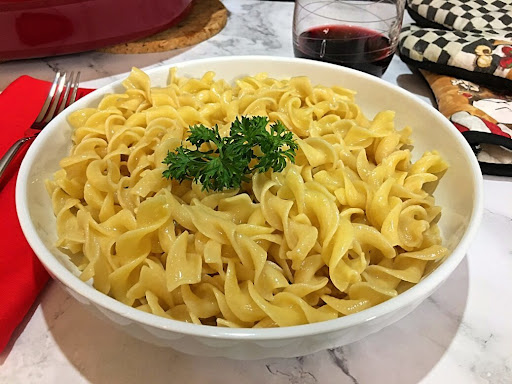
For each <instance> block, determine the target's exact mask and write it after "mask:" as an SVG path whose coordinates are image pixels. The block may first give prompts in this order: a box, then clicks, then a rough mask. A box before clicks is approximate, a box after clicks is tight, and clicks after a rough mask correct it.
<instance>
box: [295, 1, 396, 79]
mask: <svg viewBox="0 0 512 384" xmlns="http://www.w3.org/2000/svg"><path fill="white" fill-rule="evenodd" d="M404 7H405V0H331V1H328V0H326V1H321V0H295V10H294V15H293V50H294V54H295V56H296V57H302V58H306V59H313V60H320V61H324V62H327V63H333V64H339V65H343V66H346V67H350V68H354V69H357V70H360V71H363V72H367V73H370V74H372V75H376V76H379V77H380V76H382V75H383V74H384V72H385V71H386V69H387V68H388V65H389V63H390V62H391V59H392V58H393V55H394V53H395V51H396V46H397V44H398V34H399V33H400V29H401V27H402V19H403V14H404Z"/></svg>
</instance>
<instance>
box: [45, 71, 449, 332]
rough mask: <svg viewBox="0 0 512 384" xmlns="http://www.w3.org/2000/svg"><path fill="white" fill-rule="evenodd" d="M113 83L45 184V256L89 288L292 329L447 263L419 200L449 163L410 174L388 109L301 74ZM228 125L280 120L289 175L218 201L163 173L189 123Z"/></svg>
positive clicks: (437, 160) (212, 320) (139, 304)
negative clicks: (48, 223)
mask: <svg viewBox="0 0 512 384" xmlns="http://www.w3.org/2000/svg"><path fill="white" fill-rule="evenodd" d="M123 85H124V87H125V88H126V91H125V92H124V93H120V94H110V95H107V96H105V97H104V98H103V99H102V100H101V102H100V103H99V105H98V106H97V108H86V109H82V110H79V111H76V112H73V113H72V114H71V115H70V116H69V123H70V124H71V125H72V127H73V128H74V131H73V136H72V140H73V147H72V150H71V153H70V155H69V156H68V157H66V158H64V159H62V161H61V162H60V167H61V169H60V170H59V171H57V172H56V173H55V174H54V177H53V179H52V180H49V181H47V189H48V191H49V193H50V194H51V198H52V203H53V209H54V212H55V215H56V226H57V233H58V242H57V246H58V247H59V248H60V249H61V250H63V251H64V252H66V253H67V254H68V255H69V257H70V259H71V260H72V261H73V262H74V263H75V264H76V265H77V267H78V268H79V270H80V271H81V275H80V277H81V279H82V280H84V281H91V282H92V284H93V285H94V287H95V288H96V289H97V290H99V291H101V292H103V293H105V294H107V295H110V296H111V297H113V298H115V299H117V300H119V301H121V302H123V303H124V304H126V305H129V306H132V307H135V308H138V309H140V310H142V311H146V312H150V313H153V314H155V315H159V316H163V317H166V318H171V319H176V320H181V321H186V322H191V323H196V324H205V325H217V326H224V327H277V326H292V325H298V324H306V323H313V322H318V321H324V320H329V319H335V318H337V317H340V316H345V315H350V314H352V313H355V312H358V311H361V310H364V309H366V308H369V307H371V306H374V305H377V304H379V303H382V302H384V301H386V300H388V299H390V298H393V297H395V296H397V295H398V294H400V293H401V292H403V291H405V290H406V289H408V288H410V287H411V286H412V285H414V284H416V283H418V282H419V281H420V280H421V279H422V278H423V277H424V275H425V274H427V273H428V271H430V270H432V269H433V268H434V267H435V265H436V264H437V263H439V262H440V261H442V260H443V259H444V258H445V256H446V255H447V253H448V250H447V249H446V248H445V247H443V246H442V245H441V235H440V231H439V229H438V226H437V224H436V223H437V221H438V219H439V217H440V212H441V209H440V207H438V206H436V205H435V201H434V198H433V196H432V194H431V193H429V192H430V189H432V186H435V185H436V183H437V180H438V179H439V177H440V176H441V175H442V174H443V173H444V172H445V170H446V169H447V164H446V163H445V161H444V160H443V159H442V158H441V156H440V155H439V154H438V153H437V152H435V151H432V152H427V153H425V154H423V156H422V157H421V158H419V160H417V161H415V162H412V160H411V148H412V147H411V144H412V143H411V141H410V138H409V135H410V133H411V129H410V128H404V129H402V130H397V129H396V128H395V124H394V112H392V111H383V112H380V113H378V114H377V115H376V116H375V117H374V118H373V119H371V120H370V119H368V118H366V117H365V116H364V114H363V113H362V112H361V110H360V108H359V107H358V105H357V104H356V103H355V101H354V98H355V95H354V92H352V91H350V90H347V89H344V88H342V87H339V86H334V87H326V86H320V85H312V84H311V82H310V80H309V79H308V78H307V77H295V78H290V79H273V78H270V77H268V76H267V75H265V74H261V73H260V74H257V75H255V76H252V77H244V78H240V79H238V80H236V81H235V82H234V83H233V84H229V83H227V82H226V81H224V80H218V79H216V78H215V74H214V73H212V72H208V73H206V74H204V76H203V77H202V78H185V77H180V76H178V75H177V71H176V69H172V70H171V72H170V76H169V82H168V85H167V86H165V87H161V88H159V87H152V86H151V84H150V80H149V77H148V76H147V75H146V74H145V73H144V72H142V71H141V70H138V69H133V70H132V72H131V74H130V75H129V77H128V78H127V79H126V80H125V81H124V82H123ZM239 116H267V117H268V118H269V120H270V121H276V120H280V121H281V122H283V123H284V125H285V126H286V127H287V128H288V129H289V130H290V131H292V132H293V133H294V136H295V139H296V141H297V143H298V145H299V149H298V151H297V155H296V161H295V163H291V162H289V163H288V164H287V166H286V168H285V169H284V170H283V171H282V172H273V171H268V172H266V173H256V174H254V175H253V176H252V180H251V182H249V183H246V184H243V185H242V187H241V188H240V189H239V190H223V191H221V192H205V191H204V190H202V188H201V185H198V184H196V183H195V182H191V181H184V182H182V183H179V182H177V181H175V180H167V179H165V178H163V177H162V171H163V170H164V169H165V165H164V164H162V161H163V160H164V158H165V156H166V155H167V153H168V151H173V150H174V149H175V148H177V147H178V146H180V145H182V143H184V140H185V139H186V137H187V135H188V127H189V126H191V125H195V124H204V125H206V126H208V127H212V126H214V125H217V126H218V127H219V130H220V132H221V134H223V135H226V134H228V133H229V131H228V130H229V127H230V125H231V123H232V122H233V120H234V119H235V118H237V117H239Z"/></svg>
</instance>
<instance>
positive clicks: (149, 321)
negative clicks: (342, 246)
mask: <svg viewBox="0 0 512 384" xmlns="http://www.w3.org/2000/svg"><path fill="white" fill-rule="evenodd" d="M233 61H238V62H240V63H241V64H242V62H247V61H249V62H258V61H271V62H275V63H286V64H293V63H298V62H299V63H300V62H302V63H307V65H309V66H313V67H318V68H326V69H327V68H329V69H333V68H336V69H337V70H338V71H340V73H345V74H347V75H349V76H355V77H360V78H366V79H369V80H371V81H374V82H376V83H378V84H380V85H382V86H384V87H387V88H390V89H392V90H393V91H395V92H398V93H400V94H402V95H403V96H405V97H407V98H411V97H412V98H413V99H414V101H415V102H417V103H419V105H420V106H422V107H423V108H426V109H427V110H428V111H429V112H430V113H433V114H434V115H436V116H437V117H440V118H442V119H441V120H445V121H446V122H445V124H444V126H445V128H446V129H448V130H451V131H453V132H454V133H457V135H460V133H459V132H458V131H457V129H456V127H455V126H454V125H453V124H451V123H450V122H449V120H448V119H446V118H445V117H444V116H443V115H442V114H441V113H440V112H439V111H438V110H436V109H435V108H434V107H432V106H431V105H429V104H428V103H426V102H425V101H423V100H421V99H419V98H418V97H416V96H415V95H414V94H412V93H410V92H408V91H406V90H404V89H402V88H400V87H398V86H396V85H394V84H391V83H389V82H387V81H385V80H382V79H380V78H377V77H374V76H372V75H369V74H366V73H363V72H359V71H356V70H353V69H350V68H346V67H341V66H337V65H334V64H329V63H323V62H319V61H313V60H307V59H300V58H293V57H274V56H260V55H247V56H227V57H215V58H204V59H197V60H188V61H183V62H180V63H172V64H165V65H162V66H158V67H154V68H151V69H143V70H144V72H145V73H147V74H148V75H149V76H150V77H151V75H152V74H154V73H158V72H160V71H163V70H167V71H168V70H169V69H170V68H172V67H177V68H178V69H180V68H183V67H187V66H189V65H197V64H204V65H205V68H208V66H207V64H211V63H215V64H223V63H228V62H229V63H231V64H232V62H233ZM206 70H208V69H206ZM206 70H205V71H206ZM125 77H126V76H123V77H122V78H121V79H119V80H117V81H114V82H111V83H109V84H107V85H105V86H102V87H100V88H98V89H97V90H95V91H93V92H91V93H90V94H88V95H86V96H84V97H83V98H82V99H81V100H79V101H77V102H76V103H75V104H74V106H72V108H73V109H74V108H76V109H79V108H83V107H84V106H85V105H87V104H88V103H90V101H92V100H94V99H95V98H98V97H99V96H100V95H102V94H104V93H105V91H106V90H107V88H110V87H113V86H118V85H120V84H121V82H122V81H123V80H124V78H125ZM66 115H67V114H66V113H61V114H60V115H59V116H57V117H56V118H55V119H54V120H53V121H52V122H50V124H49V125H48V126H47V127H46V128H45V129H44V130H43V131H42V132H41V133H40V135H39V136H38V137H37V138H36V140H35V141H34V143H33V144H32V146H31V147H30V148H29V150H28V151H27V153H26V155H25V158H24V160H23V162H22V164H21V167H20V171H19V174H18V178H17V181H16V195H15V197H16V209H17V213H18V218H19V221H20V225H21V228H22V231H23V233H24V235H25V237H26V239H27V241H28V243H29V245H30V246H31V248H32V249H33V250H34V252H35V254H36V255H37V257H38V259H39V260H40V261H41V263H42V264H43V265H44V267H45V268H46V269H47V270H48V271H49V272H50V274H51V275H52V276H53V277H54V279H57V280H58V281H60V282H61V283H63V284H64V285H65V286H66V287H68V288H70V289H71V290H72V291H74V292H76V293H77V294H79V295H80V296H83V297H84V298H86V299H87V300H89V301H90V302H91V303H94V304H95V305H96V306H99V307H101V308H102V309H104V310H106V311H110V312H113V313H115V314H117V315H120V316H122V317H125V318H127V319H129V320H131V321H134V322H136V323H139V324H142V325H144V326H148V327H154V328H157V329H160V330H165V331H171V332H176V333H181V334H186V335H192V336H197V337H204V338H210V339H226V340H239V341H242V340H252V341H258V340H269V339H274V340H275V339H290V338H296V337H303V336H309V335H318V334H325V333H330V332H333V331H340V330H342V329H346V328H349V327H352V326H354V325H357V324H360V323H366V322H369V321H371V320H373V319H376V318H378V317H380V316H382V315H385V314H389V313H392V312H394V311H396V310H399V309H400V308H403V307H406V306H408V305H413V304H414V303H416V304H417V305H418V304H419V303H420V302H421V301H422V300H423V299H424V298H425V297H426V296H425V292H433V291H434V289H436V288H437V287H438V286H439V285H440V284H441V283H442V282H443V281H444V280H445V279H446V278H447V277H448V276H449V275H450V274H451V273H452V272H453V271H454V270H455V268H456V267H457V265H458V264H459V263H460V262H461V261H462V259H463V258H464V256H465V254H466V252H467V250H468V248H469V244H470V242H471V240H472V239H473V238H474V237H475V234H476V232H477V230H478V228H479V225H480V222H481V218H482V215H483V177H482V174H481V173H480V167H479V165H478V162H477V160H476V157H475V155H474V153H473V151H472V149H471V147H470V146H469V144H468V143H467V142H466V141H465V140H464V139H463V137H462V136H460V140H459V141H460V144H461V146H462V149H463V151H464V153H465V155H466V157H467V158H468V160H469V162H470V164H471V165H472V167H471V175H470V176H471V183H472V184H473V186H474V188H475V190H474V196H475V201H474V209H473V212H472V215H471V218H470V220H469V224H468V227H467V230H466V232H465V233H464V235H463V236H462V238H461V240H460V242H459V244H458V245H457V246H456V248H455V249H454V251H453V252H452V253H451V255H450V256H449V257H448V258H447V259H446V260H445V261H444V262H443V263H442V264H441V265H439V267H438V268H436V269H435V270H434V271H433V272H432V273H431V274H430V275H428V276H426V277H425V278H424V279H423V280H421V282H420V283H419V284H417V285H414V286H413V287H411V288H410V289H408V290H407V291H405V292H403V293H401V294H399V295H398V296H396V297H394V298H392V299H390V300H388V301H385V302H383V303H381V304H378V305H376V306H374V307H371V308H368V309H365V310H363V311H361V312H358V313H355V314H352V315H349V316H344V317H339V318H337V319H333V320H327V321H322V322H318V323H311V324H304V325H294V326H288V327H278V328H226V327H217V326H209V325H199V324H191V323H185V322H182V321H179V320H173V319H167V318H164V317H160V316H157V315H154V314H150V313H146V312H143V311H141V310H138V309H135V308H133V307H130V306H128V305H126V304H123V303H121V302H120V301H117V300H115V299H114V298H112V297H110V296H107V295H105V294H103V293H101V292H100V291H97V290H96V289H95V288H93V287H92V286H90V285H89V284H87V283H85V282H83V281H82V280H80V279H79V278H78V277H77V276H76V275H74V274H73V273H72V272H71V271H70V270H68V269H67V268H66V267H65V266H64V265H63V264H61V263H60V262H59V261H58V259H57V258H56V257H55V256H54V255H53V254H52V253H51V252H50V251H49V250H48V249H47V248H46V246H45V245H44V243H43V241H42V240H41V239H40V238H39V236H38V234H37V231H36V228H35V226H34V224H33V223H32V221H31V219H30V212H29V208H28V200H27V193H26V192H27V187H26V186H27V184H28V183H30V182H31V181H30V180H29V179H28V176H29V173H30V167H31V165H32V163H33V162H34V158H35V157H36V155H37V152H38V151H37V148H38V143H40V142H41V143H42V142H43V140H44V139H45V138H46V137H49V136H50V135H51V134H52V132H53V131H54V129H53V128H52V127H53V126H55V127H57V126H59V125H61V124H63V122H65V116H66ZM55 129H56V128H55ZM423 296H425V297H423ZM418 299H421V300H418Z"/></svg>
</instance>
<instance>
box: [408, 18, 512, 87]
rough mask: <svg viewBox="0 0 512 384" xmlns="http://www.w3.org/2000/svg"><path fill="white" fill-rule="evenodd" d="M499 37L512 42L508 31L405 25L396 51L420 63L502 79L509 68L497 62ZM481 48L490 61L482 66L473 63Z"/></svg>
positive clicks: (429, 66) (511, 34)
mask: <svg viewBox="0 0 512 384" xmlns="http://www.w3.org/2000/svg"><path fill="white" fill-rule="evenodd" d="M500 40H505V41H510V42H511V43H512V32H496V31H492V32H491V31H489V32H485V33H476V32H463V31H446V30H439V29H432V28H421V27H418V26H416V25H408V26H405V27H404V28H402V31H401V33H400V37H399V53H400V57H402V59H405V60H406V61H407V62H415V63H417V64H418V65H419V66H420V67H424V68H427V67H428V68H432V66H435V67H438V68H440V67H444V68H447V67H449V68H453V69H459V70H465V71H468V72H471V73H474V74H475V75H478V74H480V75H488V76H492V77H498V78H502V79H503V80H504V79H507V76H508V74H509V72H510V71H511V69H510V68H504V67H503V66H500V60H501V59H502V57H503V56H502V55H500V54H499V52H498V50H501V48H500V47H499V45H496V42H497V41H500ZM482 50H486V51H487V52H488V56H489V58H490V63H489V64H488V65H487V66H485V67H480V66H478V65H476V61H477V59H478V55H477V53H476V52H478V51H482ZM421 64H428V65H421ZM508 81H510V80H507V82H508Z"/></svg>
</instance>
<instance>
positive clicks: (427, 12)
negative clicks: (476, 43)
mask: <svg viewBox="0 0 512 384" xmlns="http://www.w3.org/2000/svg"><path fill="white" fill-rule="evenodd" d="M407 5H408V7H409V9H410V10H411V11H413V12H415V13H417V14H418V15H419V16H421V17H423V18H424V19H427V20H429V21H432V22H434V23H437V24H440V25H442V26H444V27H446V28H448V29H453V30H456V31H471V32H477V31H488V30H492V31H496V30H502V31H512V0H407Z"/></svg>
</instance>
